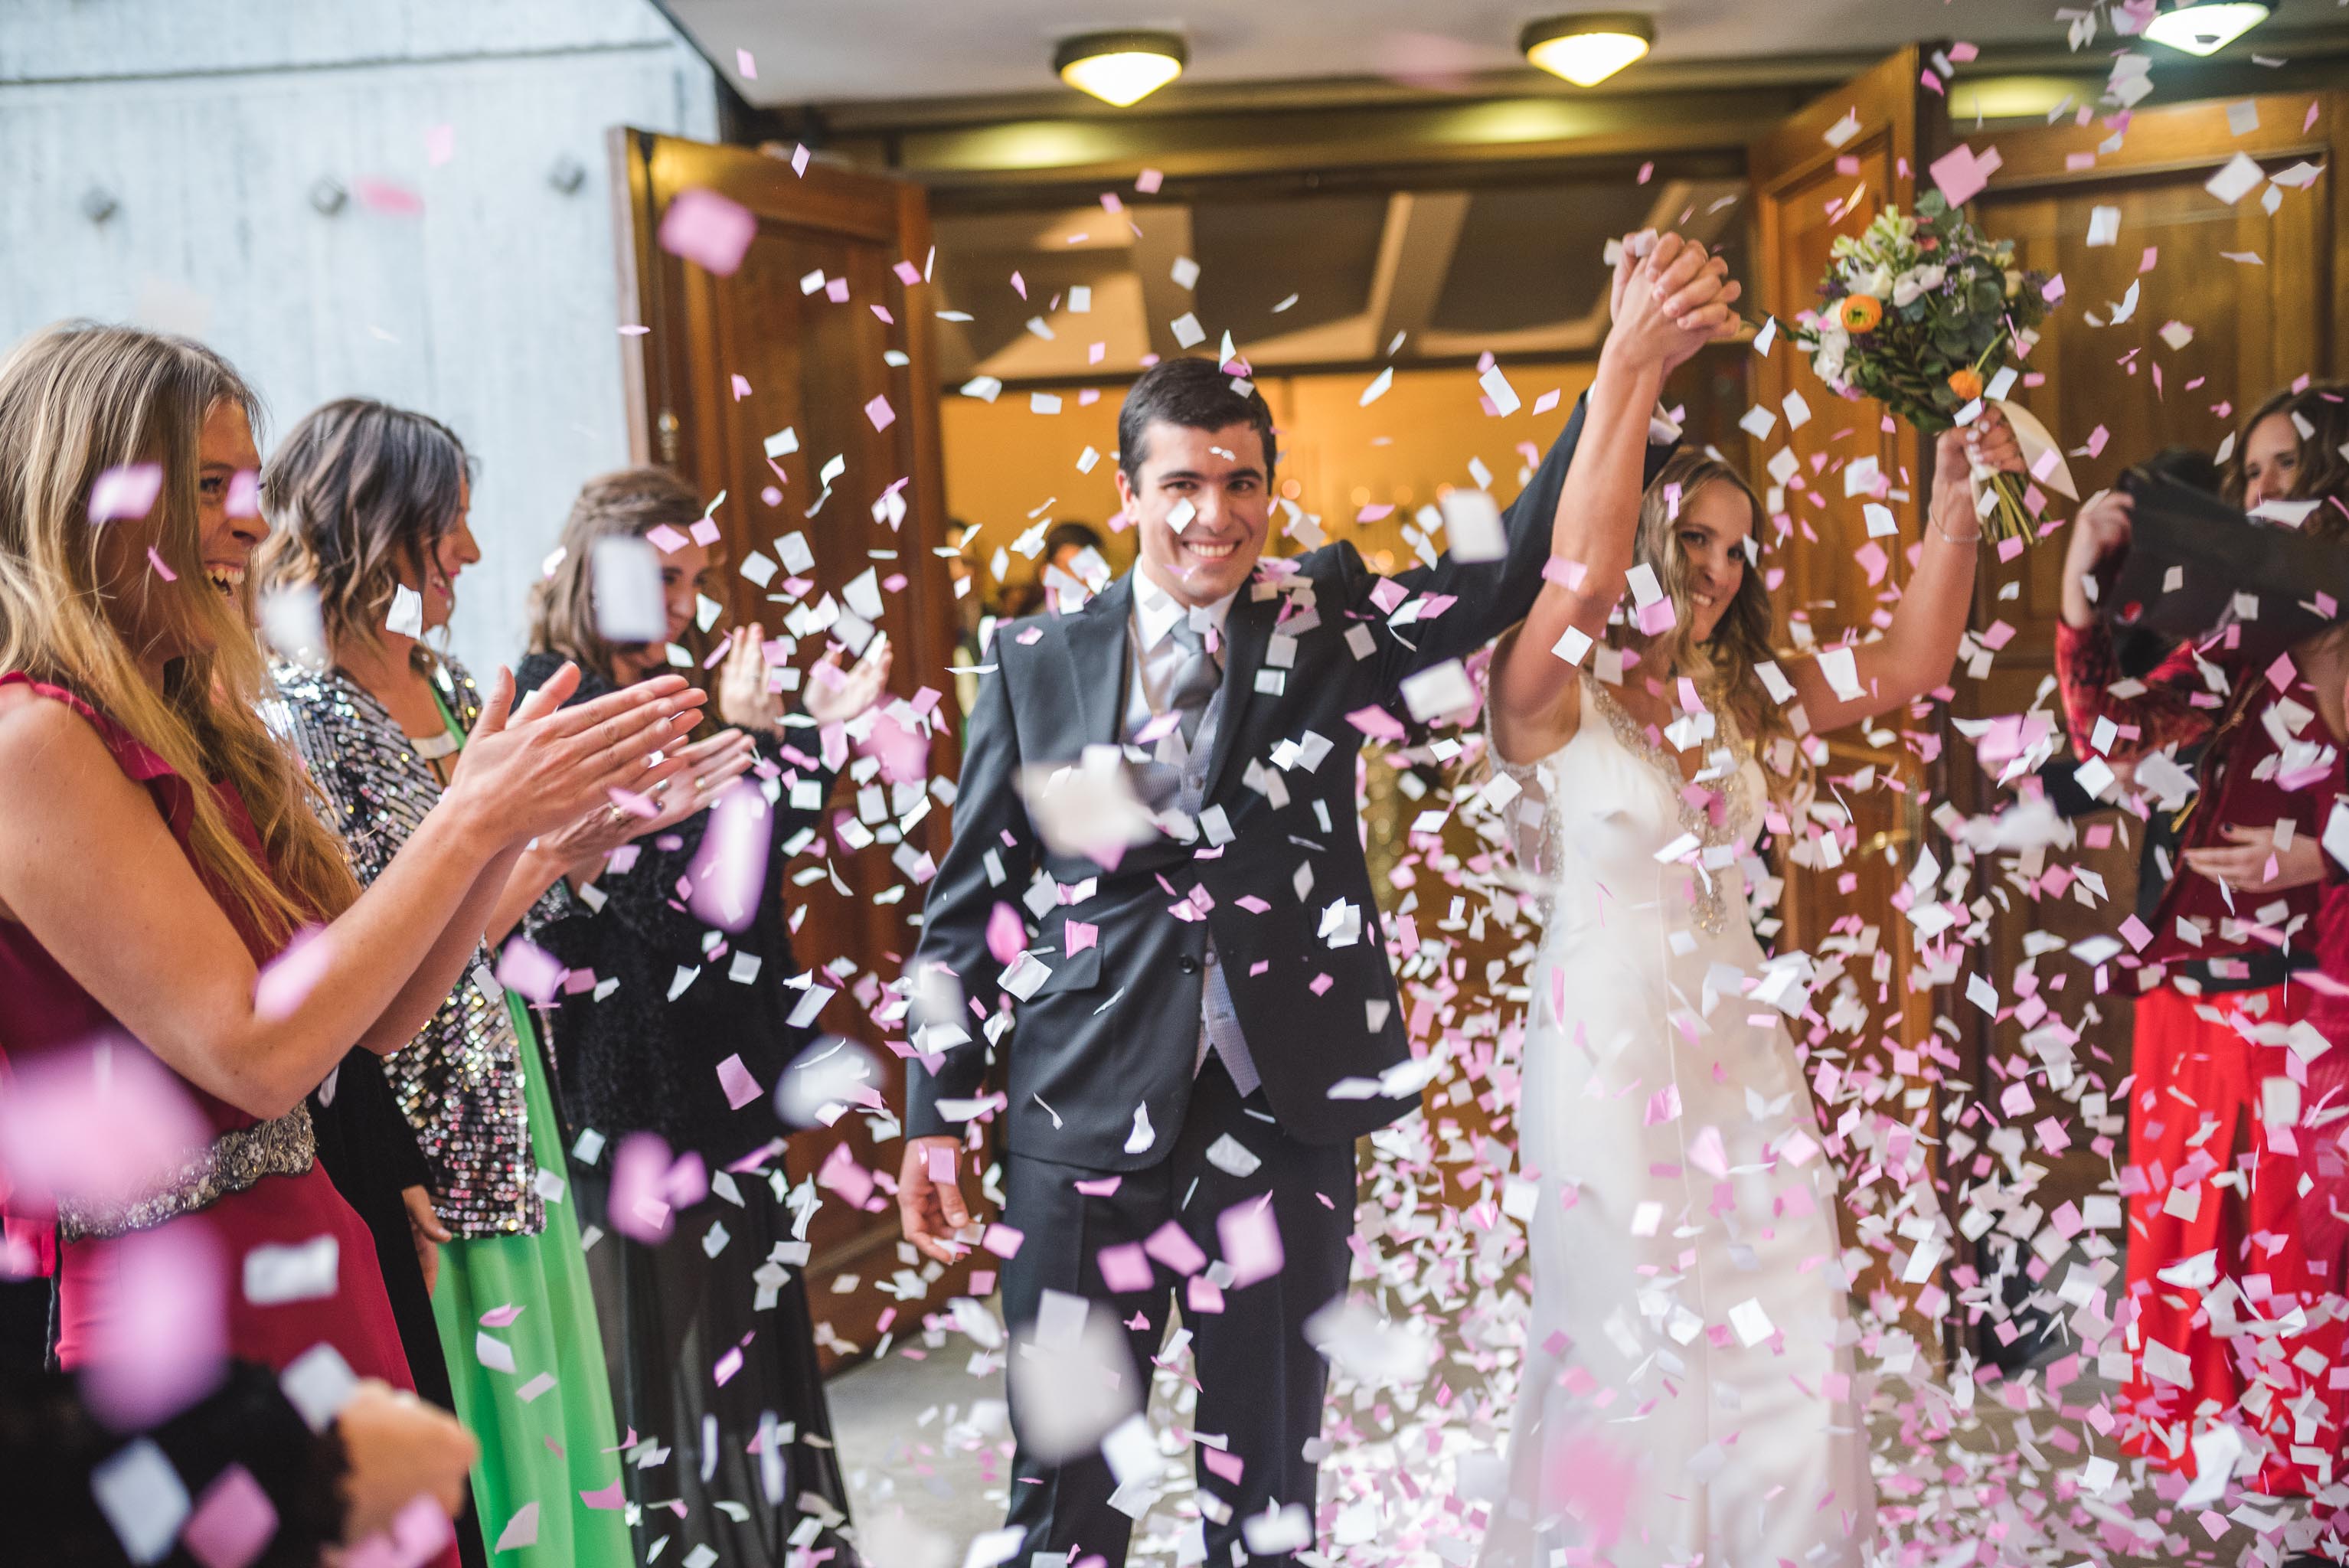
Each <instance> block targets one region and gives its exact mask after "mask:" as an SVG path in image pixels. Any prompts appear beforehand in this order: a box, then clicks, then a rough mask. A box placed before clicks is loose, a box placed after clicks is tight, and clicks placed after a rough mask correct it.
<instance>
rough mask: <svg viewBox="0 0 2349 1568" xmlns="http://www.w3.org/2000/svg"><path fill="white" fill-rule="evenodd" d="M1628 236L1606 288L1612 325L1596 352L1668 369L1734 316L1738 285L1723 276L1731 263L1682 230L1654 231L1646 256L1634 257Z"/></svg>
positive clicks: (1621, 361)
mask: <svg viewBox="0 0 2349 1568" xmlns="http://www.w3.org/2000/svg"><path fill="white" fill-rule="evenodd" d="M1632 250H1633V246H1632V243H1631V241H1630V240H1628V239H1627V240H1626V242H1625V243H1624V253H1623V257H1622V259H1621V260H1620V261H1619V262H1618V263H1617V274H1618V275H1617V279H1616V287H1615V288H1614V289H1613V290H1611V291H1610V296H1609V297H1610V300H1611V302H1612V304H1613V308H1614V314H1615V324H1614V328H1613V330H1612V331H1610V332H1609V334H1608V335H1607V343H1606V346H1605V347H1604V348H1603V349H1601V351H1600V353H1601V356H1602V357H1611V358H1612V359H1613V360H1614V361H1615V362H1616V363H1617V364H1619V365H1621V366H1626V367H1627V368H1628V367H1653V368H1655V369H1656V370H1658V371H1660V372H1661V371H1664V370H1669V369H1670V368H1671V366H1674V365H1677V364H1678V363H1680V362H1681V361H1682V360H1683V359H1685V358H1686V357H1687V356H1689V355H1690V354H1692V353H1693V352H1694V351H1695V349H1696V348H1697V347H1699V346H1702V345H1703V344H1704V343H1706V342H1709V341H1711V340H1712V338H1713V336H1714V335H1716V334H1717V333H1719V332H1720V331H1721V330H1722V329H1723V326H1724V325H1733V323H1734V320H1735V316H1734V314H1733V311H1732V310H1731V308H1730V307H1731V306H1732V305H1733V304H1734V303H1735V301H1736V298H1737V295H1736V293H1735V292H1734V291H1735V287H1736V285H1734V284H1729V285H1727V289H1726V292H1727V294H1728V297H1727V300H1726V301H1724V300H1723V294H1724V292H1725V291H1724V284H1723V280H1724V279H1725V277H1726V276H1727V274H1728V271H1729V264H1728V263H1726V262H1724V261H1723V260H1722V259H1721V258H1719V257H1717V256H1711V255H1708V254H1707V253H1705V249H1704V247H1703V246H1702V245H1700V244H1696V243H1694V242H1691V241H1689V240H1687V239H1684V238H1683V237H1682V236H1681V235H1679V234H1674V233H1665V234H1661V235H1659V236H1657V238H1656V241H1655V243H1654V245H1653V247H1652V248H1651V249H1650V250H1649V251H1648V252H1647V253H1646V255H1645V256H1643V257H1638V258H1634V256H1633V255H1632Z"/></svg>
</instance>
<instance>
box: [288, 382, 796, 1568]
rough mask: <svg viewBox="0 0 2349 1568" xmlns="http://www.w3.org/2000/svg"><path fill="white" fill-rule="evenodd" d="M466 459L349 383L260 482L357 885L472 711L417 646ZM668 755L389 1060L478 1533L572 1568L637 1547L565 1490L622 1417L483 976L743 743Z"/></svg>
mask: <svg viewBox="0 0 2349 1568" xmlns="http://www.w3.org/2000/svg"><path fill="white" fill-rule="evenodd" d="M471 469H472V464H471V459H470V457H469V456H468V455H467V453H466V451H465V449H464V447H463V445H462V444H461V443H460V441H459V440H458V438H457V437H456V434H455V432H453V431H451V430H450V429H449V428H447V427H446V426H444V425H442V424H440V422H439V421H438V420H436V419H432V418H428V417H427V416H425V415H422V414H418V413H413V412H411V411H409V410H408V409H405V408H395V407H391V406H390V405H388V404H386V403H379V402H377V401H374V400H373V399H370V398H364V397H347V398H344V399H341V400H340V401H337V402H334V403H329V404H326V406H325V407H320V408H317V409H315V410H313V411H312V412H311V413H310V414H308V415H307V416H305V418H303V419H302V421H301V422H300V423H299V424H297V425H295V427H294V428H293V429H292V430H290V431H288V432H287V433H286V437H285V441H284V442H283V443H282V444H281V445H280V446H279V448H278V449H277V451H276V454H275V455H274V457H272V458H271V459H270V461H269V466H268V468H267V469H264V471H263V474H262V477H261V506H262V512H263V514H264V517H266V518H267V520H268V521H269V523H270V526H271V530H272V531H271V534H270V538H269V542H268V543H267V544H265V545H264V546H263V547H262V550H261V554H260V558H259V571H258V574H257V576H256V580H255V586H256V588H257V589H258V590H259V592H260V593H262V594H263V595H264V599H267V598H269V597H271V596H274V595H285V594H298V595H302V596H304V597H305V598H306V599H307V600H308V601H310V602H312V603H315V604H316V609H317V616H318V624H319V626H320V627H321V629H322V630H323V631H324V633H325V637H324V642H325V647H324V649H323V650H322V652H323V655H324V656H323V657H319V658H315V659H313V660H310V661H309V662H307V663H306V664H305V663H300V662H296V661H295V660H293V659H285V658H281V659H279V660H278V661H277V662H276V663H275V664H274V665H272V667H271V673H272V674H273V676H274V677H275V679H276V683H277V687H278V693H279V696H278V700H277V701H276V702H275V703H274V704H272V705H271V707H270V712H271V714H272V716H273V720H274V722H275V723H276V724H277V725H278V726H279V727H281V729H282V730H283V732H284V733H285V736H286V738H287V739H288V740H290V741H291V742H292V743H293V744H294V745H295V746H296V747H297V748H299V749H300V751H301V753H302V756H303V758H304V760H305V762H307V763H308V765H309V769H310V775H311V777H312V779H315V780H316V783H317V785H318V788H319V789H321V790H322V791H323V792H324V794H325V795H326V803H327V806H328V817H329V820H332V821H333V822H334V823H335V825H336V828H337V829H338V830H340V831H341V833H342V835H343V838H344V841H345V842H346V843H347V844H348V845H349V846H350V853H351V861H352V864H353V866H354V868H355V869H356V870H357V872H358V876H359V881H360V882H362V883H363V884H364V883H366V882H372V881H373V880H374V879H375V878H376V877H377V876H378V875H380V874H381V873H382V872H383V869H384V868H385V866H386V865H388V863H389V861H390V860H391V858H392V856H394V855H395V854H397V853H398V851H399V849H400V847H401V846H402V845H403V844H404V843H406V842H407V841H408V840H409V836H410V835H411V834H413V833H414V832H415V831H416V830H417V829H418V827H419V824H420V823H421V822H422V821H423V820H424V818H425V816H426V815H427V813H429V811H430V810H431V809H432V807H433V806H434V805H435V804H436V803H437V802H438V801H439V800H440V798H441V795H442V792H443V791H444V790H445V789H447V788H448V786H449V781H450V777H451V775H452V773H453V770H454V766H455V764H456V762H457V760H458V759H459V758H460V757H461V756H462V754H463V748H464V746H465V742H466V739H467V737H468V736H469V734H470V733H471V729H472V727H473V726H474V725H475V724H476V723H478V722H479V720H480V717H481V688H480V687H479V686H477V685H476V684H475V682H474V680H473V677H472V675H471V672H469V671H468V670H467V669H466V668H465V667H464V666H463V665H460V664H459V663H458V662H457V661H456V660H455V659H454V658H452V657H450V655H447V654H445V653H441V652H438V651H436V650H435V649H434V648H433V646H432V645H431V644H430V643H429V641H427V639H428V638H430V637H433V636H435V635H437V634H440V633H441V632H442V631H444V630H445V629H446V627H447V625H448V624H449V620H450V615H451V614H453V613H454V611H455V609H456V602H457V581H458V578H459V577H460V574H461V573H463V572H464V570H465V568H466V567H468V566H470V565H471V563H472V562H475V561H477V560H479V559H480V557H481V552H480V551H479V549H477V548H476V547H475V545H474V542H473V533H472V527H471V504H472V484H471ZM403 606H405V608H404V609H403ZM305 618H306V617H305ZM685 755H686V756H687V758H688V760H689V769H690V771H689V772H688V775H687V776H686V777H685V778H684V779H679V780H678V781H677V783H676V784H675V785H674V786H672V787H670V789H668V791H667V794H668V795H669V796H672V797H673V799H664V800H663V801H662V803H661V806H660V808H659V809H658V810H657V811H656V813H655V814H654V815H653V816H652V817H650V818H649V819H646V818H639V817H637V816H636V815H633V814H631V813H629V812H627V811H625V810H616V809H614V808H613V807H612V806H611V805H610V804H609V803H605V804H599V805H598V806H597V807H596V808H595V810H592V811H590V812H589V813H587V814H586V815H585V816H584V817H583V818H582V819H580V820H578V821H576V822H574V823H571V824H567V825H566V826H565V827H564V829H562V830H559V831H557V832H554V833H550V834H547V835H544V836H543V837H542V838H541V839H539V840H538V841H536V842H534V843H533V844H532V845H531V846H530V847H529V848H527V849H525V850H524V851H523V853H522V856H521V857H520V859H519V860H518V861H517V862H516V864H515V867H514V870H513V872H512V875H511V876H510V877H509V879H508V884H507V889H506V891H505V892H503V893H502V894H501V896H500V898H499V899H498V900H497V902H496V903H495V904H494V905H493V906H492V910H491V913H490V916H489V929H488V932H487V934H486V936H487V939H486V940H485V941H484V942H483V944H481V947H480V948H479V949H478V950H477V951H476V953H475V955H474V961H473V964H472V965H471V973H470V974H469V975H466V976H465V977H464V978H463V979H461V980H460V981H459V982H458V984H457V985H455V986H453V987H452V988H451V989H450V992H449V994H448V996H447V997H446V998H445V999H444V1000H443V1001H442V1002H441V1004H440V1007H439V1009H438V1010H436V1011H435V1012H434V1014H433V1016H432V1018H431V1021H430V1022H429V1023H428V1024H427V1025H426V1026H424V1028H423V1029H421V1030H419V1032H418V1034H417V1036H416V1037H415V1038H414V1039H412V1040H410V1041H409V1043H408V1044H407V1045H405V1046H402V1047H400V1048H399V1049H398V1050H397V1051H394V1052H392V1053H391V1055H389V1056H388V1057H385V1058H383V1072H384V1074H385V1075H386V1076H388V1078H390V1080H391V1083H392V1088H393V1097H394V1098H395V1099H396V1100H397V1101H398V1107H399V1109H400V1110H401V1111H402V1112H404V1113H405V1116H406V1120H405V1122H403V1123H402V1127H401V1130H402V1131H404V1132H405V1131H410V1130H412V1136H413V1139H414V1141H415V1143H416V1144H417V1145H419V1147H420V1149H421V1152H422V1155H423V1164H424V1167H425V1177H426V1184H427V1187H428V1190H429V1210H428V1212H427V1213H426V1215H425V1216H424V1222H425V1223H426V1224H428V1225H429V1227H430V1230H429V1232H428V1234H431V1235H434V1236H435V1239H437V1241H438V1242H439V1243H440V1244H439V1246H438V1247H437V1249H433V1250H431V1251H428V1252H427V1253H426V1255H427V1256H428V1257H430V1256H432V1255H434V1252H435V1251H437V1254H438V1258H439V1266H438V1269H437V1274H438V1276H439V1277H438V1279H437V1281H435V1280H432V1279H430V1278H429V1275H430V1274H431V1273H432V1272H434V1271H430V1270H428V1281H427V1283H428V1284H429V1285H430V1290H431V1295H430V1299H429V1302H428V1303H427V1304H426V1305H425V1312H426V1315H427V1330H426V1331H427V1332H428V1333H430V1332H432V1329H431V1327H430V1325H431V1324H432V1323H434V1322H436V1321H437V1324H438V1343H437V1344H436V1345H434V1346H433V1349H434V1350H435V1351H436V1352H437V1351H445V1352H446V1354H447V1358H448V1364H449V1367H450V1373H451V1379H450V1381H451V1392H452V1395H453V1398H454V1401H455V1405H454V1408H455V1409H456V1411H457V1414H458V1415H459V1417H460V1418H462V1419H463V1421H464V1423H465V1425H466V1427H467V1428H468V1429H470V1430H471V1431H472V1432H473V1434H474V1435H475V1436H476V1437H477V1438H479V1439H481V1460H480V1462H479V1464H478V1465H477V1466H476V1467H475V1470H474V1476H473V1491H474V1493H475V1495H476V1497H477V1498H478V1499H479V1501H480V1506H481V1513H482V1523H483V1532H484V1533H485V1534H486V1536H487V1537H488V1538H489V1539H490V1540H492V1541H495V1540H498V1539H500V1538H502V1537H503V1536H504V1535H505V1534H506V1532H508V1531H509V1530H510V1529H511V1528H512V1522H513V1521H514V1520H515V1519H516V1518H517V1517H518V1516H520V1515H521V1514H522V1512H523V1509H525V1508H526V1507H530V1506H532V1505H533V1504H534V1505H535V1506H536V1510H537V1511H536V1514H535V1526H534V1529H535V1538H536V1543H537V1545H538V1547H539V1548H540V1549H541V1550H542V1551H544V1552H547V1553H553V1554H554V1556H555V1557H557V1558H559V1559H560V1560H561V1561H562V1562H564V1563H575V1564H580V1565H582V1568H596V1565H599V1564H603V1565H612V1568H619V1565H624V1564H626V1563H628V1562H629V1561H630V1559H631V1558H632V1556H633V1552H632V1550H631V1547H630V1544H629V1541H628V1530H627V1524H626V1521H625V1520H624V1519H622V1518H621V1516H620V1514H619V1512H618V1511H616V1510H613V1509H597V1508H594V1507H591V1506H589V1505H588V1504H586V1503H585V1502H583V1501H580V1497H581V1494H592V1493H595V1492H600V1491H603V1490H604V1489H605V1488H606V1487H608V1486H610V1485H611V1484H612V1483H613V1482H614V1481H615V1480H617V1479H618V1473H619V1470H618V1465H617V1463H616V1461H615V1460H614V1459H613V1458H612V1455H611V1452H610V1450H611V1449H613V1447H614V1446H615V1445H616V1443H617V1442H618V1441H619V1438H620V1429H619V1427H618V1425H617V1424H616V1422H615V1420H614V1419H613V1415H612V1398H611V1390H610V1385H609V1379H608V1377H607V1375H606V1373H605V1367H604V1347H603V1341H602V1337H601V1335H600V1333H599V1331H598V1329H597V1327H596V1324H595V1300H594V1297H593V1295H592V1294H591V1293H590V1291H589V1288H588V1284H587V1274H586V1268H585V1260H584V1259H583V1257H582V1255H581V1252H580V1240H579V1237H580V1228H579V1222H578V1221H577V1219H576V1217H575V1215H574V1208H575V1205H574V1204H572V1203H569V1202H565V1201H564V1198H565V1194H564V1192H563V1191H562V1188H561V1186H560V1185H559V1184H554V1185H550V1184H549V1183H548V1182H547V1181H544V1180H543V1178H542V1176H541V1174H540V1173H541V1171H554V1170H559V1169H560V1168H561V1163H562V1156H561V1150H562V1148H563V1144H564V1138H563V1130H562V1123H561V1120H560V1119H559V1118H558V1116H557V1115H556V1111H555V1096H554V1083H553V1081H552V1078H551V1077H550V1074H549V1071H548V1067H547V1061H546V1058H545V1057H543V1055H542V1054H541V1052H540V1049H539V1044H538V1032H537V1030H536V1028H535V1027H533V1023H532V1019H531V1015H530V1010H529V1007H528V1006H527V1004H526V1002H525V1000H524V998H523V997H522V996H520V995H517V994H515V993H514V992H512V991H510V990H508V989H507V988H506V987H505V986H504V985H499V984H497V983H496V982H495V979H494V975H495V974H496V972H497V970H498V969H499V966H500V964H499V956H498V953H497V949H498V948H499V947H500V946H502V944H503V941H504V938H505V936H506V934H507V933H508V932H509V931H510V930H511V929H512V927H513V926H514V925H515V924H516V923H518V922H519V920H520V917H521V913H522V912H523V910H524V909H525V908H527V906H528V905H529V904H531V903H534V902H536V901H537V900H539V899H540V898H542V897H543V896H544V894H545V893H546V891H547V889H548V888H550V887H551V886H552V885H553V884H554V882H556V881H557V880H558V879H559V878H562V877H564V876H569V875H573V874H581V875H585V874H591V873H592V872H594V871H595V870H598V869H600V860H601V857H602V856H603V855H605V854H606V853H608V852H609V851H613V850H616V849H617V848H618V847H619V846H620V845H621V844H623V843H626V842H627V841H629V840H630V839H632V838H635V837H637V836H640V835H642V834H646V833H657V832H661V831H665V830H667V829H668V828H670V827H673V826H674V825H675V824H676V823H678V822H679V821H681V820H684V819H685V818H686V817H687V816H688V815H690V814H691V813H692V812H694V811H696V810H699V809H700V808H701V807H702V806H703V805H705V804H707V803H708V800H709V794H710V792H711V791H714V790H715V789H719V788H720V787H722V786H723V785H725V784H726V783H728V782H730V781H731V780H732V779H735V778H737V777H739V776H740V774H741V773H742V772H743V770H744V769H747V768H748V767H749V766H750V747H749V745H748V743H747V742H745V741H744V740H743V738H741V737H740V735H738V734H735V733H734V732H732V731H728V732H726V733H724V734H721V735H719V736H716V737H713V738H711V739H709V740H708V741H705V742H700V743H698V744H696V745H694V746H692V747H690V748H687V751H686V753H685ZM357 1065H359V1066H361V1067H371V1066H372V1064H357ZM347 1072H348V1065H347V1068H346V1075H347ZM381 1245H382V1241H381V1238H380V1236H379V1237H378V1246H381ZM386 1272H387V1276H388V1275H389V1274H390V1273H391V1265H390V1264H387V1266H386ZM484 1335H486V1339H484V1338H483V1337H482V1336H484ZM485 1346H486V1348H485ZM524 1390H528V1391H529V1392H528V1397H527V1398H524V1397H523V1391H524Z"/></svg>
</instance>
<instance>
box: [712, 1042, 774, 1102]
mask: <svg viewBox="0 0 2349 1568" xmlns="http://www.w3.org/2000/svg"><path fill="white" fill-rule="evenodd" d="M718 1087H719V1088H720V1089H723V1090H724V1091H725V1094H726V1103H727V1104H728V1105H730V1106H732V1107H733V1108H734V1109H736V1110H740V1109H742V1108H743V1107H744V1106H746V1105H749V1104H750V1102H751V1101H752V1100H755V1099H761V1098H763V1097H764V1095H765V1094H766V1090H764V1089H762V1088H760V1087H759V1080H758V1079H757V1078H753V1077H751V1076H750V1068H747V1067H745V1066H743V1065H742V1056H741V1053H740V1052H739V1051H738V1052H736V1053H735V1054H734V1055H732V1056H730V1057H727V1058H726V1059H725V1060H724V1061H722V1062H719V1064H718Z"/></svg>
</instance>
